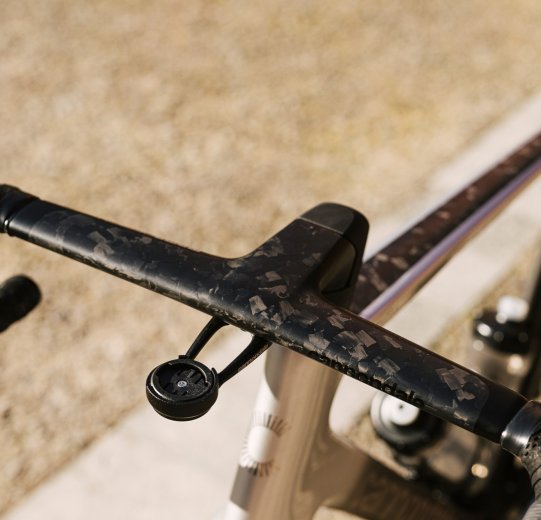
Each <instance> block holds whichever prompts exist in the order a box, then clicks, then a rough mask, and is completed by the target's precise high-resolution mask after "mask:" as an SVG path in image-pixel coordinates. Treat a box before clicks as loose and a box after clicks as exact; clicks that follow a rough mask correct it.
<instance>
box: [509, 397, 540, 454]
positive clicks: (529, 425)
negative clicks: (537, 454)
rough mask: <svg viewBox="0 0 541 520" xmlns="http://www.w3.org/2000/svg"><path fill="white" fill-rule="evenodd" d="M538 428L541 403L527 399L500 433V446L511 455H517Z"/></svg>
mask: <svg viewBox="0 0 541 520" xmlns="http://www.w3.org/2000/svg"><path fill="white" fill-rule="evenodd" d="M539 428H541V403H539V402H537V401H528V402H527V403H526V404H525V405H524V406H523V407H522V408H521V409H520V410H519V412H518V413H517V414H516V415H515V417H513V419H511V422H510V423H509V424H508V425H507V428H505V430H504V432H503V433H502V437H501V441H500V442H501V445H502V448H503V449H504V450H507V451H509V452H511V453H512V454H513V455H519V453H520V452H521V450H522V448H524V447H525V446H526V444H528V441H529V440H530V437H531V436H532V435H533V434H534V433H535V432H536V431H537V430H539Z"/></svg>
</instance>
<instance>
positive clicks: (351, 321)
mask: <svg viewBox="0 0 541 520" xmlns="http://www.w3.org/2000/svg"><path fill="white" fill-rule="evenodd" d="M0 219H1V220H0V222H1V231H3V232H6V233H8V234H9V235H12V236H16V237H18V238H21V239H24V240H27V241H29V242H33V243H35V244H37V245H40V246H42V247H45V248H47V249H50V250H52V251H55V252H57V253H60V254H63V255H65V256H68V257H70V258H73V259H75V260H78V261H81V262H84V263H86V264H88V265H91V266H92V267H96V268H98V269H101V270H103V271H106V272H109V273H111V274H113V275H115V276H119V277H121V278H123V279H125V280H128V281H130V282H133V283H136V284H138V285H141V286H143V287H146V288H147V289H150V290H153V291H155V292H158V293H160V294H163V295H165V296H168V297H170V298H173V299H175V300H177V301H180V302H182V303H185V304H187V305H190V306H192V307H195V308H197V309H199V310H201V311H203V312H206V313H207V314H210V315H212V316H214V317H217V318H220V319H221V320H223V321H225V322H227V323H229V324H231V325H234V326H237V327H239V328H241V329H243V330H247V331H249V332H251V333H252V334H254V335H256V336H258V337H260V338H262V339H264V340H267V341H272V342H276V343H280V344H282V345H284V346H286V347H289V348H291V349H293V350H295V351H297V352H299V353H301V354H303V355H306V356H308V357H310V358H312V359H315V360H316V361H319V362H321V363H324V364H325V365H328V366H331V367H332V368H334V369H335V370H338V371H340V372H342V373H344V374H346V375H348V376H350V377H354V378H355V379H358V380H360V381H362V382H364V383H367V384H369V385H371V386H374V387H376V388H379V389H381V390H383V391H385V392H388V393H390V394H393V395H395V396H396V397H398V398H400V399H403V400H406V401H408V402H410V403H412V404H414V405H416V406H418V407H421V408H423V409H424V410H426V411H427V412H429V413H431V414H433V415H436V416H438V417H440V418H442V419H444V420H446V421H449V422H452V423H454V424H457V425H459V426H461V427H463V428H466V429H468V430H470V431H473V432H475V433H477V434H478V435H481V436H483V437H486V438H488V439H490V440H492V441H495V442H499V441H500V437H501V434H502V432H503V431H504V429H505V427H506V426H507V424H508V423H509V421H510V420H511V419H512V418H513V417H514V416H515V415H516V413H517V412H518V411H519V410H520V409H521V408H522V407H523V405H524V404H525V403H526V399H525V398H524V397H523V396H521V395H519V394H517V393H515V392H513V391H512V390H509V389H507V388H505V387H503V386H501V385H498V384H495V383H493V382H491V381H489V380H487V379H485V378H483V377H481V376H479V375H477V374H475V373H473V372H471V371H469V370H467V369H465V368H463V367H461V366H460V365H458V364H456V363H453V362H451V361H449V360H447V359H445V358H443V357H441V356H439V355H437V354H435V353H433V352H430V351H428V350H426V349H424V348H422V347H420V346H418V345H416V344H414V343H412V342H410V341H408V340H406V339H404V338H402V337H400V336H398V335H396V334H394V333H392V332H390V331H387V330H385V329H383V328H381V327H379V326H378V325H375V324H373V323H371V322H369V321H367V320H365V319H362V318H360V317H359V316H357V315H355V314H353V313H351V312H349V311H348V310H346V309H343V308H340V307H337V306H336V305H335V304H334V303H330V301H329V300H330V299H332V300H334V301H337V300H338V301H340V300H341V299H342V297H343V294H342V293H348V292H350V291H351V287H352V285H353V284H352V281H353V280H352V277H353V276H354V275H355V274H356V272H357V270H358V266H359V263H360V261H361V257H362V249H363V248H364V242H365V239H366V234H367V222H366V219H364V217H363V216H362V215H360V214H359V213H357V212H355V211H354V210H351V209H349V208H345V207H343V206H339V205H336V204H324V205H321V206H318V207H316V208H314V209H313V210H311V211H309V212H307V213H305V214H304V215H303V216H302V217H300V218H299V219H297V220H295V221H294V222H292V223H291V224H290V225H289V226H287V227H286V228H284V229H283V230H282V231H280V232H279V233H278V234H276V235H275V236H274V237H272V238H271V239H269V240H268V241H267V242H265V243H264V244H263V245H261V246H260V247H259V248H257V249H256V250H254V251H253V252H252V253H250V254H248V255H246V256H243V257H240V258H235V259H225V258H220V257H215V256H211V255H207V254H204V253H199V252H195V251H192V250H190V249H187V248H184V247H181V246H177V245H175V244H172V243H170V242H165V241H163V240H159V239H156V238H154V237H151V236H149V235H146V234H143V233H139V232H137V231H134V230H131V229H128V228H125V227H122V226H118V225H116V224H113V223H110V222H106V221H104V220H100V219H97V218H94V217H91V216H89V215H85V214H82V213H79V212H77V211H74V210H71V209H68V208H64V207H61V206H58V205H55V204H52V203H49V202H45V201H42V200H39V199H37V198H35V197H33V196H31V195H28V194H26V193H23V192H21V191H19V190H18V189H16V188H13V187H10V186H5V185H3V186H0Z"/></svg>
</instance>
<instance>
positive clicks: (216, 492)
mask: <svg viewBox="0 0 541 520" xmlns="http://www.w3.org/2000/svg"><path fill="white" fill-rule="evenodd" d="M540 118H541V96H539V97H537V98H534V99H532V100H531V101H530V102H529V103H527V104H526V105H524V106H523V107H522V109H521V110H519V111H518V112H517V113H515V114H514V115H513V116H512V117H511V118H508V119H507V120H506V121H505V122H504V123H502V124H501V125H499V126H498V127H497V128H495V129H493V130H492V131H491V132H488V133H486V134H485V135H484V136H483V138H482V139H481V140H480V141H479V142H477V143H476V145H475V146H474V147H472V148H471V149H470V150H468V151H467V152H465V153H464V154H462V155H461V156H460V157H459V158H457V159H456V160H455V161H454V162H453V163H452V164H450V165H449V166H448V167H446V168H445V169H443V170H442V171H440V172H439V174H438V175H436V176H435V177H434V179H433V182H431V183H430V185H429V187H428V190H427V195H426V197H425V199H424V201H422V202H421V204H422V205H424V206H426V205H427V204H428V203H429V202H431V203H433V202H434V201H435V200H439V199H440V198H441V196H442V195H444V194H448V193H449V190H450V189H456V188H457V185H461V184H462V183H464V182H465V181H466V180H467V179H469V178H471V177H472V174H475V173H476V172H478V171H480V170H482V169H483V168H484V167H486V166H487V165H488V164H489V161H490V158H492V159H494V158H495V157H496V156H497V154H500V153H504V152H505V150H506V149H510V148H513V147H514V144H515V143H519V142H521V141H522V139H523V138H525V137H526V136H528V135H529V134H530V133H531V132H532V131H533V130H535V128H536V125H537V124H538V121H539V120H540ZM539 200H541V183H540V182H537V183H536V184H535V185H534V186H533V187H531V188H530V189H529V190H528V191H527V192H526V193H525V194H524V195H523V196H521V198H520V199H519V200H517V201H516V202H515V203H514V204H513V205H512V207H511V208H509V209H508V211H506V212H505V214H504V215H503V216H502V217H500V218H499V219H498V220H497V221H496V222H495V223H494V224H493V225H492V226H491V227H490V228H489V229H488V230H487V232H486V233H484V234H483V235H481V236H480V237H479V238H477V239H476V240H475V241H474V243H473V244H472V246H471V247H468V248H467V249H466V250H465V251H464V252H462V253H461V254H460V255H459V256H458V257H457V258H456V259H455V260H454V261H453V262H451V263H450V265H449V266H447V267H446V268H445V270H444V272H443V273H442V276H440V277H439V278H438V279H436V281H435V283H433V284H431V285H430V286H429V287H427V288H426V289H425V290H423V291H421V293H420V294H419V295H418V296H417V297H416V299H415V300H414V302H413V304H412V305H411V307H409V308H408V310H407V311H404V312H403V313H401V314H400V315H398V316H397V317H396V318H395V319H394V320H393V321H392V322H391V323H390V324H389V327H390V328H392V329H394V330H396V331H397V332H399V333H401V334H404V335H406V336H408V337H410V338H411V339H414V340H416V341H419V342H421V343H423V344H430V343H432V342H433V341H434V340H435V339H436V338H437V336H438V334H440V333H441V331H442V330H443V328H444V327H445V326H446V324H448V322H449V320H454V319H456V318H457V317H459V316H460V315H461V314H463V313H464V312H465V310H466V309H465V307H464V301H468V302H472V303H477V302H479V301H480V300H481V299H482V297H483V295H484V294H485V293H486V292H487V291H488V290H489V289H491V288H492V285H493V283H494V280H495V279H499V278H502V277H503V276H504V275H505V274H506V273H508V271H509V269H510V268H511V267H512V266H513V265H514V264H515V263H516V260H517V252H518V253H519V254H518V256H519V257H520V253H521V252H522V251H525V250H528V249H530V248H531V246H532V244H534V243H539V242H540V239H541V206H540V205H539V204H538V201H539ZM417 211H418V208H417V207H411V206H410V207H405V208H403V209H402V211H401V212H400V213H399V214H395V215H394V216H393V218H391V219H386V220H382V221H381V222H380V223H379V224H378V223H377V224H376V225H375V229H374V234H375V235H376V239H375V241H376V242H377V241H381V240H382V238H383V237H384V236H385V235H387V234H388V233H389V231H390V230H392V229H397V228H399V227H400V226H401V225H402V224H403V222H402V221H403V219H404V218H410V217H411V214H412V213H414V212H417ZM421 317H422V319H421ZM243 341H245V338H242V337H241V338H239V337H237V336H231V337H230V338H228V339H226V340H224V341H223V343H222V346H221V347H220V349H219V350H218V352H217V354H216V357H215V361H216V364H217V365H220V364H223V362H224V360H226V359H227V358H228V356H231V354H232V353H233V352H235V351H236V347H237V346H238V344H239V343H242V342H243ZM260 370H261V361H258V362H257V365H256V366H253V367H251V368H250V369H249V370H245V371H244V372H243V373H242V374H241V375H240V376H238V377H237V378H236V379H235V380H234V381H233V382H231V383H230V384H229V385H226V386H225V387H224V389H223V392H221V397H220V399H219V401H218V403H217V405H216V406H215V408H213V410H212V411H211V412H210V413H209V414H208V415H207V416H205V417H204V418H202V419H200V420H198V421H196V422H194V423H186V424H184V423H183V424H177V423H171V422H169V421H165V420H163V419H161V418H160V417H158V416H157V415H156V414H155V413H154V412H152V411H151V410H150V407H149V406H143V407H141V408H139V409H137V410H136V411H134V412H133V413H132V414H130V415H129V416H128V417H127V418H126V419H125V420H123V421H122V422H121V423H120V424H119V425H118V426H117V427H116V428H115V429H114V430H112V431H110V432H109V433H107V434H106V435H105V436H104V437H103V438H102V439H100V440H99V441H98V442H96V443H95V444H94V445H93V446H92V447H91V448H90V449H88V450H86V451H85V452H84V453H83V454H82V455H81V456H80V457H79V458H78V459H77V460H75V461H73V462H72V463H70V464H69V465H68V466H67V467H66V468H65V469H64V470H63V471H61V472H60V473H59V474H58V475H56V476H55V477H54V478H52V479H50V480H49V481H48V482H46V483H45V484H43V485H42V486H40V487H39V488H38V489H37V490H36V491H35V492H34V493H32V494H31V495H30V496H29V497H28V498H27V499H26V500H25V501H23V503H22V504H20V505H19V506H18V507H17V508H15V509H14V510H13V511H11V513H9V514H7V515H5V517H4V518H5V519H6V520H34V519H35V520H42V519H44V518H46V519H55V520H71V519H73V518H77V519H80V520H87V519H88V520H92V519H95V518H104V519H109V518H110V519H113V518H115V519H116V518H130V520H146V519H149V518H161V517H166V516H170V515H172V514H173V515H175V516H177V517H179V518H211V517H212V516H213V515H214V514H215V513H217V512H218V511H219V508H220V506H221V504H223V503H224V501H225V500H226V499H227V493H228V491H229V488H230V485H231V480H232V478H233V475H234V470H235V465H236V457H237V453H238V452H239V449H240V445H241V442H242V438H243V434H244V430H245V428H246V425H247V421H248V418H249V413H250V406H251V403H252V401H253V397H254V395H255V390H256V388H257V383H258V379H259V374H260ZM344 383H345V384H344V385H343V387H342V388H341V389H340V392H339V394H338V397H337V403H336V406H335V409H334V410H333V414H334V415H333V424H334V425H335V427H337V428H338V429H340V428H342V429H344V428H346V427H347V426H348V424H350V422H351V420H352V414H351V406H349V404H348V400H349V402H352V401H356V402H359V396H360V395H364V402H366V400H367V399H368V396H369V395H370V394H371V391H366V390H365V388H366V387H362V386H360V385H359V383H356V382H354V381H352V380H344ZM319 517H320V520H323V519H329V518H332V519H338V518H346V516H345V515H342V514H340V513H338V514H337V513H331V512H329V511H325V512H322V513H321V514H320V515H319Z"/></svg>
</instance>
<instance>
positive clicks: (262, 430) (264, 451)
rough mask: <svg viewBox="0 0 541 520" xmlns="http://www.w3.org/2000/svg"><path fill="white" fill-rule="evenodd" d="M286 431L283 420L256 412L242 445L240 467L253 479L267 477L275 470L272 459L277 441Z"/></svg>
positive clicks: (285, 424)
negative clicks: (253, 477)
mask: <svg viewBox="0 0 541 520" xmlns="http://www.w3.org/2000/svg"><path fill="white" fill-rule="evenodd" d="M288 429H289V426H288V424H287V422H286V421H285V420H284V419H280V418H279V417H276V416H274V415H272V414H270V413H268V412H259V411H256V412H255V413H254V415H253V417H252V422H251V424H250V430H249V432H248V435H247V436H246V439H245V440H244V444H243V445H242V451H241V455H240V461H239V465H240V467H241V468H244V469H246V470H248V471H249V472H250V473H251V474H252V475H253V476H255V477H268V476H269V475H270V474H271V473H272V472H273V471H275V470H276V469H277V465H276V462H275V459H274V457H275V451H276V444H277V441H278V439H279V438H280V437H281V436H282V435H284V433H286V432H287V430H288Z"/></svg>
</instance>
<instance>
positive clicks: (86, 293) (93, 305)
mask: <svg viewBox="0 0 541 520" xmlns="http://www.w3.org/2000/svg"><path fill="white" fill-rule="evenodd" d="M540 22H541V4H540V3H539V2H536V1H533V0H531V1H526V0H525V1H521V0H518V1H504V0H496V1H494V2H492V3H491V4H490V6H489V8H488V7H487V4H486V2H483V1H481V0H468V1H466V0H459V1H457V2H454V3H453V4H452V9H451V8H450V4H449V3H448V2H443V1H435V0H431V1H428V0H426V1H424V0H423V1H419V0H402V1H401V2H398V1H390V2H385V3H383V2H366V1H365V2H357V1H353V0H346V1H343V2H340V3H339V4H336V3H331V2H328V1H325V0H315V1H313V2H309V3H308V2H304V1H302V0H298V1H297V0H296V1H294V2H291V1H288V2H286V1H284V0H276V1H275V2H260V1H256V2H250V3H240V2H237V1H235V0H224V1H214V2H212V1H202V0H196V1H194V2H191V3H186V2H183V3H181V2H179V1H172V0H162V1H161V2H157V1H145V2H143V1H142V0H131V1H118V2H105V1H101V2H100V1H96V2H92V3H89V2H82V1H80V0H73V1H71V2H67V1H61V0H60V1H59V0H49V1H47V2H33V3H30V2H24V1H20V0H19V1H11V0H5V1H4V2H2V3H1V4H0V27H1V31H0V50H1V55H2V61H1V62H0V74H1V76H0V77H1V82H0V85H1V86H0V89H1V90H0V92H1V96H0V128H1V132H2V139H0V160H1V164H2V173H1V175H0V182H2V183H9V184H14V185H17V186H19V187H21V188H23V189H25V190H27V191H30V192H33V193H36V194H39V195H40V196H42V197H43V198H48V199H52V200H55V201H57V202H61V203H63V204H65V205H68V206H72V207H76V208H78V209H80V210H83V211H86V212H89V213H93V214H97V215H100V216H102V217H104V218H107V219H110V220H113V221H118V222H120V223H124V224H127V225H129V226H131V227H134V228H138V229H142V230H144V231H146V232H149V233H151V234H154V235H157V236H161V237H166V238H168V239H169V240H172V241H176V242H179V243H182V244H184V245H188V246H191V247H193V248H196V249H203V250H206V251H209V252H213V253H217V254H221V255H238V254H242V253H245V252H247V251H248V250H250V248H252V247H254V246H256V245H257V244H258V243H259V242H261V241H262V240H264V239H265V238H266V237H267V236H269V235H270V234H272V233H273V232H274V231H276V230H277V229H279V228H280V227H281V226H283V225H285V224H286V223H287V222H288V221H289V220H291V219H293V218H294V217H295V216H297V215H298V214H299V213H301V212H303V211H305V210H306V209H307V208H309V207H310V206H312V205H314V204H317V203H319V202H321V201H323V200H334V201H337V202H341V203H345V204H349V205H352V206H354V207H356V208H359V209H361V210H362V211H364V212H365V213H366V214H367V215H368V216H369V217H370V218H377V217H378V216H382V215H384V214H385V213H387V212H389V211H393V209H394V208H396V207H397V206H398V205H401V204H403V203H404V202H405V201H408V202H411V199H412V198H413V197H415V196H416V194H418V193H419V192H420V191H422V190H423V186H424V183H425V182H426V179H427V178H428V177H429V175H430V173H431V172H432V171H434V169H435V168H436V167H438V166H439V165H441V164H443V163H444V162H445V161H446V160H447V159H449V158H450V157H452V156H453V155H454V154H456V153H458V152H459V151H460V150H461V149H462V148H463V147H464V146H465V145H466V144H467V143H469V142H470V141H471V140H472V139H474V138H475V136H477V135H478V134H479V132H481V131H482V130H483V129H485V128H486V127H487V126H489V125H490V124H492V123H493V122H494V121H496V120H498V119H499V118H501V117H503V116H504V115H505V114H506V113H508V112H509V111H510V110H512V108H513V107H514V106H516V104H517V103H519V102H520V101H522V100H523V99H525V98H526V97H527V96H528V95H529V94H531V93H533V92H535V91H537V90H539V88H540V86H541V69H540V68H539V67H536V66H535V64H536V63H539V61H540V58H541V39H540V38H539V37H537V36H535V35H537V33H538V27H539V24H540ZM0 244H1V247H2V262H1V264H0V278H1V279H4V278H6V277H8V276H10V275H12V274H16V273H18V272H26V273H28V274H30V275H32V276H33V277H34V278H35V279H36V280H37V281H38V282H39V283H40V284H41V286H42V290H43V294H44V301H43V304H42V305H41V307H40V309H39V310H37V311H36V312H35V313H34V314H33V315H32V317H30V318H28V319H27V320H26V321H25V322H23V323H21V324H19V325H18V326H16V327H13V328H12V329H10V330H9V331H8V332H7V333H5V334H3V335H2V337H1V339H0V363H1V366H2V374H1V377H0V446H1V448H0V468H1V469H0V510H2V509H5V508H6V507H8V506H9V505H10V504H13V503H15V502H16V501H17V500H18V499H20V497H21V496H23V495H24V493H25V492H27V491H28V490H29V489H31V488H32V487H33V486H35V485H36V484H37V483H38V482H39V481H41V480H42V479H44V478H45V477H46V476H47V475H49V474H50V473H51V472H53V471H54V470H55V469H56V468H58V467H59V466H60V465H61V464H63V463H64V462H65V461H66V460H68V459H70V458H71V457H73V456H74V455H76V454H77V453H78V452H79V450H81V449H82V448H83V447H84V446H86V445H88V443H90V442H92V440H93V439H95V438H97V437H98V436H99V435H100V434H101V433H102V432H103V431H105V430H106V429H107V428H108V427H109V426H111V425H112V424H114V423H115V422H116V421H118V419H119V418H120V417H121V416H122V414H123V413H125V412H126V411H127V410H129V409H131V408H132V407H133V406H134V405H135V404H137V403H139V402H141V400H142V399H143V385H144V380H145V378H146V374H147V372H148V370H149V369H150V368H152V367H153V366H154V365H155V364H157V363H158V362H161V361H163V360H164V359H168V358H169V357H174V356H175V355H176V354H177V353H179V352H180V351H183V350H184V349H185V346H186V344H187V343H188V341H189V340H190V338H192V337H193V336H194V334H195V332H196V330H197V328H199V327H200V326H201V325H202V324H203V322H204V321H205V318H204V317H202V316H200V315H198V314H197V313H195V312H192V311H190V310H187V309H183V308H181V307H180V306H178V305H176V304H174V303H173V302H169V301H165V299H163V298H160V297H158V296H156V295H152V294H149V293H147V292H145V291H144V290H142V289H139V288H134V287H128V286H126V285H127V284H125V283H123V282H121V281H117V280H113V279H111V278H110V277H108V276H107V275H104V274H100V273H95V272H92V271H91V270H90V269H88V268H86V267H83V266H79V265H75V264H74V263H72V262H70V261H68V260H64V259H61V258H58V257H55V256H54V255H50V254H47V253H45V252H41V251H38V250H37V249H36V248H34V247H31V246H29V245H26V244H21V243H19V242H17V241H15V240H13V239H9V238H5V237H3V238H1V240H0Z"/></svg>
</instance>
